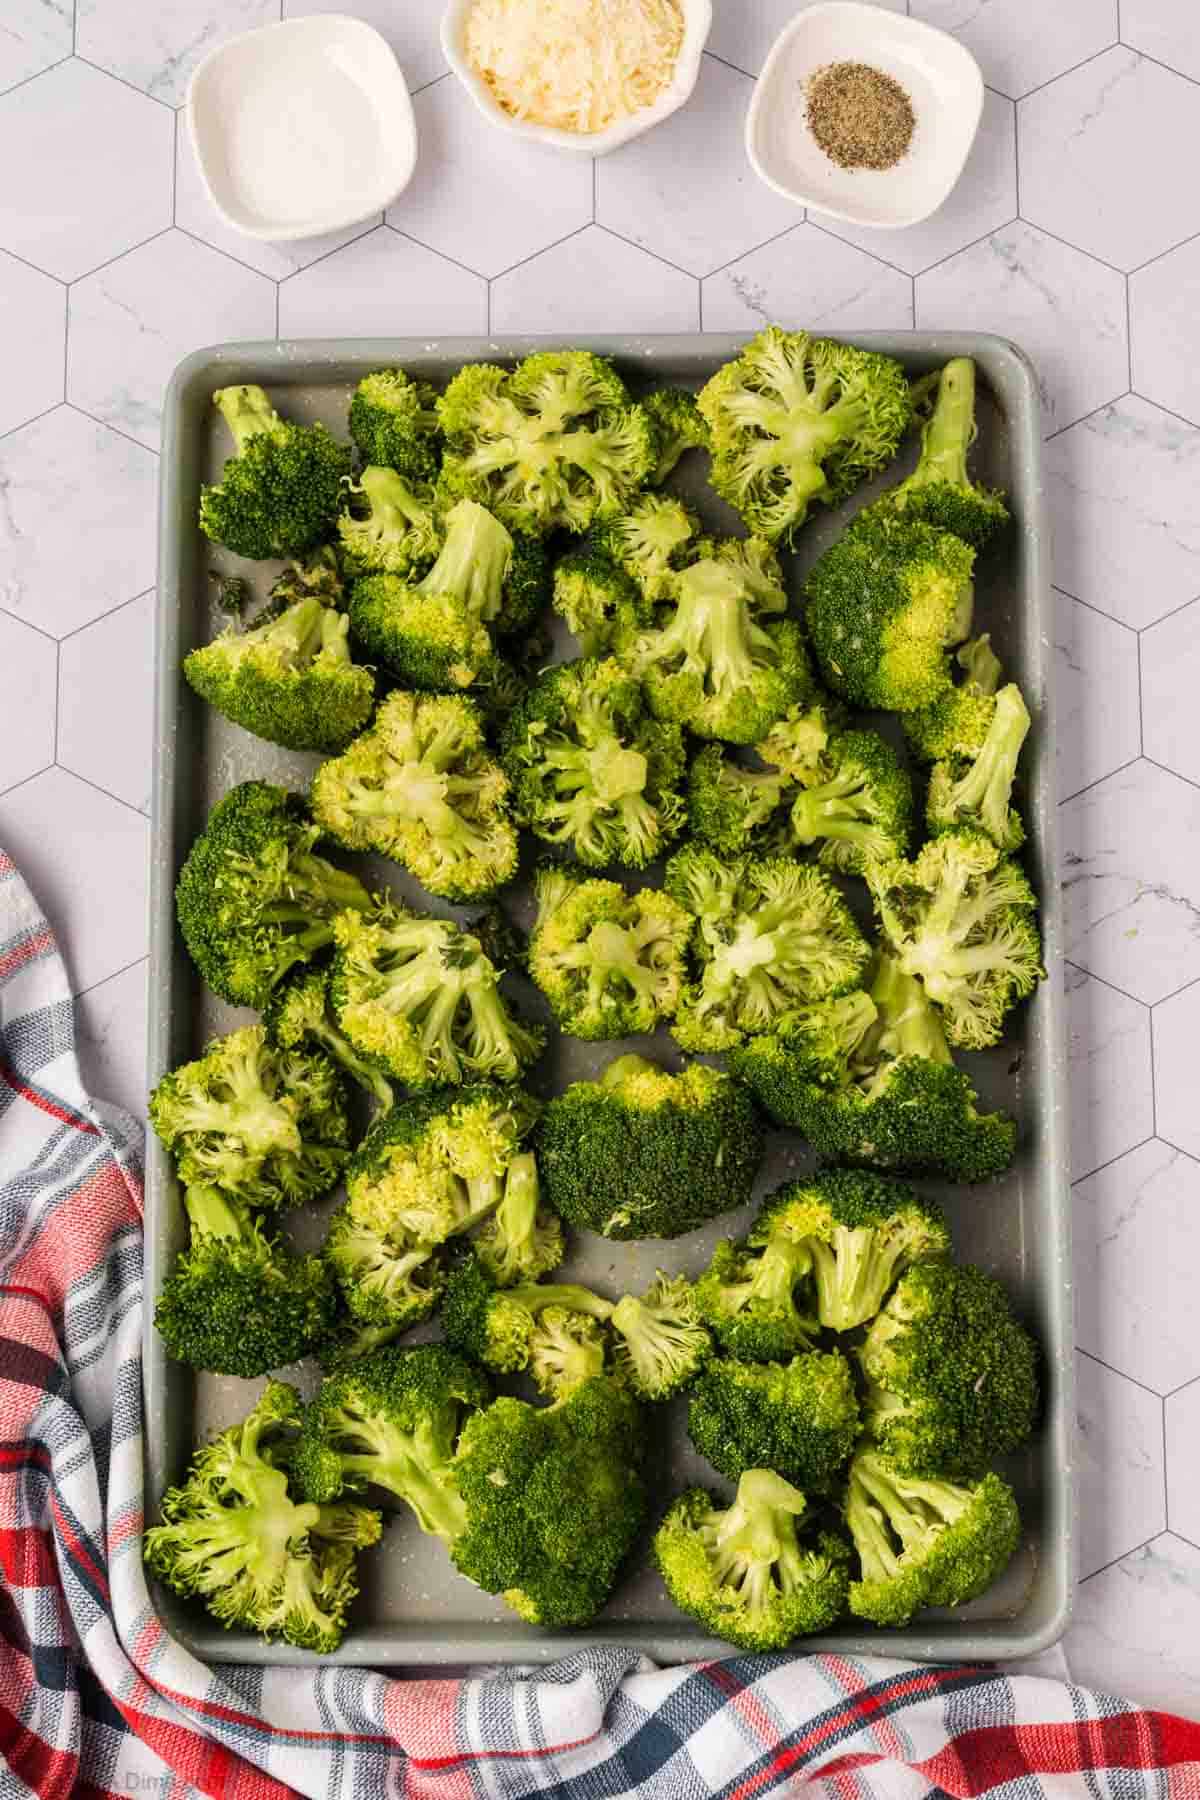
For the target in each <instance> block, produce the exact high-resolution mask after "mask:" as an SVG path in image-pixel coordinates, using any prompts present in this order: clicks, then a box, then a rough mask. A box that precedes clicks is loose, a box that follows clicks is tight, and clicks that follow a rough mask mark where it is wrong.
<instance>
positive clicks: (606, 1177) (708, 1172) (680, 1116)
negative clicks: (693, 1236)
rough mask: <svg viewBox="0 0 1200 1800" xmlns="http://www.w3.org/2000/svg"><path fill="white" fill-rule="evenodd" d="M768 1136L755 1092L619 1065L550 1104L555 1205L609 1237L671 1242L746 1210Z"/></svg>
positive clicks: (627, 1059)
mask: <svg viewBox="0 0 1200 1800" xmlns="http://www.w3.org/2000/svg"><path fill="white" fill-rule="evenodd" d="M762 1150H763V1136H762V1127H761V1125H760V1124H759V1121H758V1117H757V1114H756V1113H755V1110H754V1106H753V1104H752V1103H751V1100H750V1096H749V1094H748V1093H747V1091H746V1090H745V1089H744V1088H742V1087H741V1086H740V1085H739V1084H738V1083H737V1082H736V1081H733V1080H731V1078H730V1077H729V1076H728V1075H725V1074H722V1073H721V1072H720V1071H719V1070H717V1069H711V1068H708V1067H707V1066H705V1065H704V1064H702V1063H692V1064H690V1065H689V1066H688V1067H687V1068H686V1069H684V1070H683V1071H682V1072H681V1073H680V1074H678V1075H672V1074H669V1073H668V1072H667V1071H666V1070H665V1069H661V1068H659V1067H658V1066H657V1064H655V1063H652V1062H649V1061H647V1060H646V1058H645V1057H641V1056H618V1057H617V1058H615V1060H614V1061H612V1062H610V1063H609V1065H608V1067H607V1068H606V1069H605V1070H604V1072H603V1074H602V1075H601V1076H600V1078H599V1079H598V1080H595V1081H576V1082H573V1083H572V1084H571V1086H570V1087H568V1088H567V1089H566V1090H565V1092H563V1093H561V1094H558V1095H556V1096H555V1097H554V1099H552V1100H551V1101H549V1103H548V1104H547V1106H546V1110H545V1112H544V1114H543V1115H542V1124H541V1130H540V1134H539V1138H538V1156H539V1159H540V1162H541V1168H542V1178H543V1180H544V1182H545V1184H546V1195H547V1198H548V1199H549V1201H550V1204H551V1206H552V1207H553V1208H554V1210H555V1211H556V1212H558V1213H561V1214H562V1216H563V1218H564V1219H566V1220H567V1221H568V1222H569V1223H570V1224H572V1225H574V1226H576V1227H578V1228H579V1229H580V1230H584V1231H598V1232H601V1233H602V1234H603V1235H604V1236H605V1237H608V1238H618V1239H626V1238H672V1237H680V1236H682V1234H683V1233H684V1232H687V1231H694V1230H695V1229H696V1227H697V1226H699V1225H703V1224H705V1223H706V1222H707V1221H708V1220H709V1219H714V1218H716V1217H717V1215H718V1214H719V1213H723V1212H728V1211H730V1210H732V1209H733V1208H734V1207H737V1206H744V1205H745V1203H746V1202H747V1200H749V1198H750V1192H751V1188H752V1187H753V1184H754V1177H755V1175H756V1174H757V1172H758V1165H759V1162H760V1160H761V1157H762Z"/></svg>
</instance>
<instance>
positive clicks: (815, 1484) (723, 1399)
mask: <svg viewBox="0 0 1200 1800" xmlns="http://www.w3.org/2000/svg"><path fill="white" fill-rule="evenodd" d="M858 1434H859V1416H858V1395H857V1393H856V1392H855V1388H854V1376H853V1373H852V1372H851V1368H850V1364H849V1363H848V1362H847V1361H846V1358H845V1357H844V1356H843V1355H842V1354H841V1353H840V1351H837V1350H829V1351H822V1350H807V1351H803V1352H802V1353H801V1354H800V1355H799V1356H794V1357H793V1358H792V1360H791V1361H790V1362H787V1363H778V1362H768V1363H754V1362H735V1361H731V1360H729V1359H727V1358H725V1357H717V1358H715V1359H714V1360H713V1361H712V1362H710V1363H709V1364H708V1366H707V1367H706V1368H704V1369H702V1370H701V1371H700V1374H699V1375H698V1376H697V1378H696V1382H695V1386H694V1387H693V1389H692V1397H691V1400H690V1402H689V1404H688V1436H689V1437H690V1438H691V1440H692V1443H693V1444H694V1445H695V1446H696V1449H697V1450H698V1451H699V1452H700V1454H701V1456H703V1457H706V1458H707V1459H708V1461H709V1462H710V1463H711V1464H712V1466H713V1468H714V1469H718V1470H720V1472H721V1474H722V1475H725V1476H727V1477H728V1478H729V1480H730V1481H739V1480H740V1479H741V1477H742V1476H743V1475H744V1474H745V1473H746V1472H747V1470H749V1469H774V1470H775V1472H776V1473H777V1474H779V1475H783V1476H785V1477H786V1479H787V1480H788V1481H794V1482H796V1483H797V1485H799V1486H801V1487H803V1488H804V1489H805V1490H806V1491H808V1492H813V1493H828V1492H829V1490H830V1489H831V1487H832V1486H833V1484H834V1482H835V1481H836V1479H837V1476H838V1473H839V1471H840V1470H841V1469H842V1467H843V1466H844V1465H845V1464H846V1463H847V1462H848V1461H849V1459H850V1456H851V1453H852V1452H853V1450H854V1445H855V1442H856V1441H857V1438H858Z"/></svg>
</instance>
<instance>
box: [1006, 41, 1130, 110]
mask: <svg viewBox="0 0 1200 1800" xmlns="http://www.w3.org/2000/svg"><path fill="white" fill-rule="evenodd" d="M1118 48H1121V49H1127V48H1128V46H1127V45H1118V43H1117V41H1116V39H1114V40H1113V42H1112V43H1111V44H1105V45H1104V46H1103V48H1102V49H1100V50H1093V51H1092V53H1091V55H1090V56H1085V57H1083V58H1082V60H1081V61H1079V62H1077V63H1072V64H1071V65H1070V67H1069V68H1066V69H1059V70H1058V72H1057V74H1055V75H1047V77H1046V79H1045V81H1039V82H1036V83H1035V84H1034V86H1033V87H1031V88H1026V89H1025V91H1024V93H1021V94H1013V95H1012V96H1011V98H1012V99H1013V100H1018V101H1020V100H1032V99H1033V96H1034V95H1035V94H1044V93H1045V91H1046V89H1047V88H1049V87H1053V86H1054V84H1055V82H1056V81H1065V80H1066V78H1067V76H1068V75H1078V73H1079V71H1080V69H1086V68H1087V66H1088V64H1089V63H1094V62H1099V60H1100V58H1101V57H1102V56H1107V55H1108V53H1109V51H1110V50H1116V49H1118Z"/></svg>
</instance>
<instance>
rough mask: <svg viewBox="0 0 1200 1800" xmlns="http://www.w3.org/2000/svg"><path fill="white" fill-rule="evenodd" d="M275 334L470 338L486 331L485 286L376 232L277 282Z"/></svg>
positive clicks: (393, 235) (388, 233)
mask: <svg viewBox="0 0 1200 1800" xmlns="http://www.w3.org/2000/svg"><path fill="white" fill-rule="evenodd" d="M431 320H435V321H436V323H435V324H433V325H431V323H430V321H431ZM279 330H280V333H281V335H282V336H284V337H318V338H320V337H408V336H412V335H414V334H415V335H418V336H419V335H420V334H421V333H422V332H423V331H432V332H434V333H436V334H437V335H439V336H447V337H451V336H463V337H469V336H472V335H475V334H477V333H479V332H481V331H486V330H487V283H486V282H485V281H484V280H483V279H482V277H481V276H479V275H473V274H472V273H471V271H470V270H469V269H460V268H459V267H458V265H457V264H456V263H452V262H449V261H447V259H446V258H445V257H444V256H438V255H437V254H436V253H435V252H434V251H432V250H427V249H426V248H425V247H424V245H423V244H414V243H411V242H410V241H409V240H408V239H407V238H404V237H401V236H400V234H399V232H396V231H392V230H391V229H390V228H389V227H388V226H387V225H380V226H377V227H376V229H375V230H374V231H372V232H368V234H367V236H366V237H364V238H358V239H357V240H356V241H355V242H354V243H351V244H346V245H345V246H344V247H343V248H342V249H341V250H335V251H333V253H332V254H331V255H329V256H325V257H322V258H321V260H320V262H315V263H313V264H312V265H311V267H309V268H307V269H301V270H300V271H299V273H298V274H295V275H290V276H289V277H288V279H287V280H286V281H283V282H281V283H280V285H279Z"/></svg>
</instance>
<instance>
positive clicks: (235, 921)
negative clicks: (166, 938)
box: [175, 781, 372, 1009]
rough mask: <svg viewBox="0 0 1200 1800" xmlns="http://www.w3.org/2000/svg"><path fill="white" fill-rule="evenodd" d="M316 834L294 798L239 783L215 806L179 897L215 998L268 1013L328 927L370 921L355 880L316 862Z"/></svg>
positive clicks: (189, 941) (183, 922) (190, 944)
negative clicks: (350, 913) (350, 918)
mask: <svg viewBox="0 0 1200 1800" xmlns="http://www.w3.org/2000/svg"><path fill="white" fill-rule="evenodd" d="M320 841H321V832H320V828H319V827H318V826H316V825H314V824H313V822H312V819H311V817H310V815H309V811H308V808H307V807H306V806H305V804H304V801H303V800H302V799H301V798H300V796H299V795H298V794H293V793H289V791H288V790H287V789H286V788H282V787H275V786H273V785H272V784H271V783H270V782H267V781H243V782H241V783H240V784H239V785H238V786H237V787H235V788H231V789H230V791H229V792H228V793H227V794H226V795H225V796H224V797H223V799H221V800H219V801H218V802H217V804H216V805H215V806H214V807H213V809H212V811H211V812H210V813H209V815H208V822H207V824H206V825H205V827H204V830H203V831H202V832H201V834H200V836H199V837H198V838H197V839H196V841H195V843H194V844H193V845H192V847H191V849H190V851H189V852H188V856H187V861H186V862H185V863H184V865H183V868H182V870H181V871H180V876H179V882H178V885H177V886H176V889H175V909H176V915H177V917H178V920H179V929H180V931H181V932H182V934H183V941H184V943H185V944H186V945H187V948H188V952H189V954H190V955H191V958H192V961H193V962H194V963H195V965H196V967H197V969H199V971H200V973H201V975H202V976H203V977H204V980H205V981H206V982H207V984H208V986H209V987H210V988H211V989H212V990H213V992H214V994H219V995H220V997H221V999H222V1000H228V1001H230V1002H231V1004H233V1005H234V1006H254V1007H258V1008H260V1009H261V1008H262V1007H263V1006H265V1005H266V1003H267V1000H268V998H269V997H270V993H271V990H272V988H274V987H275V986H276V985H277V984H278V983H279V982H280V981H282V980H283V978H284V976H285V975H287V973H288V972H289V970H291V969H294V968H295V967H296V966H297V965H298V964H303V963H310V962H311V961H312V959H313V958H314V957H315V956H316V955H317V954H318V953H319V952H320V951H321V950H324V949H325V948H326V946H327V945H329V944H330V943H331V942H332V941H333V927H332V924H331V920H332V918H333V915H334V914H335V913H337V912H341V911H344V910H346V909H357V910H361V911H366V910H367V909H368V908H369V907H370V906H371V905H372V899H371V896H370V894H369V893H368V892H367V890H366V888H365V887H364V886H363V884H362V882H361V881H359V879H358V877H357V876H356V875H350V874H348V873H347V872H346V871H345V870H344V869H339V868H337V867H335V865H334V864H333V863H331V862H329V861H327V860H326V858H325V857H323V856H320V855H319V854H318V853H317V848H316V846H317V845H318V843H319V842H320Z"/></svg>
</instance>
